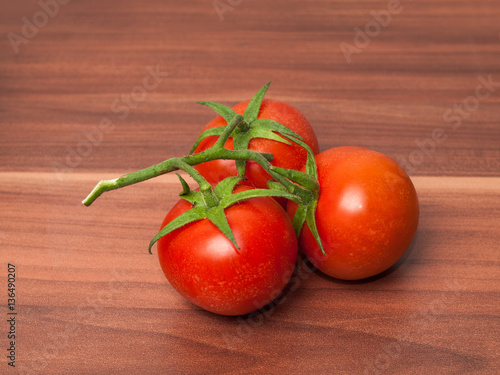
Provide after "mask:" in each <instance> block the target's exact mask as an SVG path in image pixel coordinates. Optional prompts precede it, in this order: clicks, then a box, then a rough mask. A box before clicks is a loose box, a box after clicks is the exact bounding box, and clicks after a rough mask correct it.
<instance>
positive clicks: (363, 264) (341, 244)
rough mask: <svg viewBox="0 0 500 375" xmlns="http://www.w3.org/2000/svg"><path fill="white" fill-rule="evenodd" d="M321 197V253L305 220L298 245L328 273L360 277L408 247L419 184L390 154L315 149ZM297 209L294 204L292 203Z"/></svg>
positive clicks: (318, 219)
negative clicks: (317, 150) (318, 151)
mask: <svg viewBox="0 0 500 375" xmlns="http://www.w3.org/2000/svg"><path fill="white" fill-rule="evenodd" d="M316 162H317V167H318V179H319V184H320V189H321V191H320V197H319V201H318V207H317V210H316V225H317V227H318V232H319V235H320V238H321V241H322V244H323V247H324V248H325V252H326V255H323V253H322V252H321V250H320V249H319V246H318V245H317V243H316V241H315V240H314V238H313V236H312V234H311V232H310V230H309V228H308V227H307V226H306V225H305V226H304V228H303V230H302V233H301V236H300V247H301V248H302V250H303V251H304V253H305V254H306V256H307V257H308V258H309V259H310V260H311V262H312V263H313V264H314V265H315V266H316V267H317V268H318V269H319V270H320V271H322V272H324V273H326V274H327V275H330V276H333V277H336V278H339V279H344V280H358V279H364V278H367V277H370V276H373V275H376V274H378V273H380V272H382V271H384V270H386V269H388V268H389V267H391V266H392V265H393V264H394V263H396V262H397V260H398V259H399V258H400V257H401V256H402V255H403V253H404V252H405V251H406V249H407V248H408V247H409V245H410V243H411V241H412V239H413V237H414V235H415V232H416V230H417V225H418V217H419V205H418V198H417V193H416V191H415V188H414V186H413V184H412V182H411V180H410V178H409V177H408V175H407V174H406V173H405V171H404V170H403V169H402V168H401V167H400V166H399V165H398V164H397V163H396V162H395V161H393V160H392V159H390V158H389V157H387V156H385V155H383V154H381V153H379V152H376V151H372V150H369V149H366V148H362V147H337V148H332V149H329V150H327V151H324V152H322V153H320V154H318V155H316ZM288 207H289V212H290V213H291V214H293V213H294V212H295V210H296V205H294V204H292V203H290V204H289V206H288Z"/></svg>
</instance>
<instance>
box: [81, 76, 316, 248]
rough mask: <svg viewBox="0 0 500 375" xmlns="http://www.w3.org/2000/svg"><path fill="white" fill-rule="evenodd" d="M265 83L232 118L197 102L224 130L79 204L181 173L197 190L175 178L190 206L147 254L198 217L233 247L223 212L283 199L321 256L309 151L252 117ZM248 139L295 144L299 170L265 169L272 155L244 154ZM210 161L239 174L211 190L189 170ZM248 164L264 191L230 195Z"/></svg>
mask: <svg viewBox="0 0 500 375" xmlns="http://www.w3.org/2000/svg"><path fill="white" fill-rule="evenodd" d="M269 84H270V83H268V84H266V85H265V86H264V87H263V88H262V89H260V90H259V92H257V94H255V96H254V97H253V98H252V99H251V100H250V102H249V104H248V106H247V108H246V110H245V113H244V114H243V115H240V114H237V113H236V112H234V111H233V110H232V109H231V108H229V107H226V106H224V105H222V104H217V103H211V102H203V103H202V104H205V105H207V106H209V107H210V108H212V109H214V110H215V111H216V112H217V113H219V114H220V115H221V116H222V117H223V118H224V119H225V120H226V122H227V123H228V124H227V126H221V127H217V128H212V129H209V130H207V131H205V132H203V133H202V134H201V135H200V137H199V138H198V139H197V141H196V142H195V144H194V146H193V148H192V150H191V152H190V154H189V155H187V156H184V157H181V158H171V159H168V160H165V161H163V162H161V163H159V164H156V165H153V166H151V167H148V168H145V169H143V170H140V171H136V172H132V173H129V174H126V175H123V176H121V177H119V178H117V179H113V180H102V181H100V182H99V183H98V184H97V185H96V186H95V187H94V189H93V190H92V191H91V193H90V194H89V195H88V196H87V197H86V198H85V199H84V200H83V201H82V203H83V204H84V205H86V206H89V205H91V204H92V203H93V202H94V201H95V200H96V199H97V198H98V197H99V196H100V195H101V194H102V193H104V192H106V191H110V190H114V189H118V188H121V187H124V186H128V185H131V184H135V183H138V182H141V181H144V180H147V179H150V178H153V177H157V176H160V175H162V174H165V173H169V172H173V171H177V170H183V171H185V172H187V173H188V174H189V175H190V176H191V177H192V178H193V180H194V181H195V182H196V183H197V184H198V186H199V190H192V189H191V188H190V187H189V185H188V183H187V182H186V181H185V180H184V179H183V178H182V177H181V176H180V175H179V174H178V177H179V180H180V182H181V185H182V191H181V193H180V194H179V195H180V197H181V198H182V199H184V200H186V201H188V202H190V203H191V206H192V207H191V209H189V210H188V211H186V212H184V213H183V214H181V215H180V216H178V217H176V218H175V219H174V220H172V221H171V222H170V223H168V224H167V225H166V226H165V227H163V228H162V229H161V231H160V232H159V233H158V234H157V235H156V236H154V237H153V239H152V240H151V242H150V244H149V252H150V253H151V248H152V246H153V245H154V244H155V243H156V242H157V241H158V240H159V239H160V238H161V237H163V236H165V235H167V234H168V233H171V232H172V231H174V230H176V229H178V228H181V227H182V226H184V225H187V224H189V223H192V222H195V221H198V220H203V219H208V220H209V221H210V222H212V223H213V224H214V225H215V226H216V227H217V228H218V229H219V230H220V231H221V232H222V233H223V234H224V235H225V236H226V237H227V238H228V239H229V240H230V241H231V242H232V243H233V245H234V246H235V248H236V249H239V246H238V244H237V242H236V239H235V237H234V235H233V233H232V230H231V228H230V226H229V223H228V220H227V217H226V213H225V210H226V209H227V208H229V207H230V206H232V205H234V204H237V203H239V202H242V201H244V200H248V199H252V198H257V197H283V198H286V199H289V200H292V201H294V202H295V203H297V204H298V208H297V211H296V213H295V216H294V218H293V226H294V229H295V232H296V234H297V236H299V235H300V233H301V230H302V227H303V225H304V224H307V226H308V227H309V229H310V231H311V233H312V234H313V236H314V238H315V239H316V241H317V243H318V245H319V247H320V249H321V251H322V252H323V254H324V253H325V252H324V249H323V245H322V243H321V240H320V238H319V234H318V231H317V227H316V219H315V212H316V207H317V203H318V199H319V183H318V176H317V168H316V162H315V158H314V153H313V152H312V150H311V149H310V147H309V146H308V145H307V144H306V143H305V142H304V140H303V138H302V137H300V136H299V135H298V134H296V133H295V132H293V131H292V130H290V129H288V128H287V127H286V126H284V125H282V124H280V123H277V122H275V121H273V120H269V119H258V114H259V111H260V107H261V104H262V100H263V98H264V95H265V93H266V91H267V89H268V87H269ZM209 136H217V137H218V139H217V141H216V142H215V144H214V145H213V146H212V147H210V148H208V149H206V150H204V151H202V152H200V153H197V154H193V152H194V150H195V149H196V148H197V147H198V145H199V143H200V142H201V141H202V140H203V139H205V138H206V137H209ZM229 137H232V138H233V144H234V150H228V149H226V148H225V147H224V146H225V144H226V142H227V140H228V139H229ZM252 138H266V139H272V140H275V141H278V142H282V143H286V144H289V145H291V144H292V143H295V144H297V145H299V146H301V147H303V148H304V149H305V150H306V151H307V162H306V167H305V172H300V171H296V170H292V169H284V168H279V167H275V166H273V165H271V163H270V161H272V160H273V155H272V154H269V153H258V152H255V151H252V150H248V144H249V142H250V140H251V139H252ZM216 159H227V160H235V161H236V163H237V169H238V173H239V176H232V177H228V178H226V179H224V180H222V181H221V182H219V183H218V184H217V185H216V186H215V187H212V186H211V185H210V184H209V183H208V182H207V180H206V179H205V178H204V177H203V176H202V175H201V174H200V173H199V172H198V171H197V170H196V169H195V168H194V167H193V166H194V165H197V164H201V163H205V162H207V161H211V160H216ZM249 160H252V161H254V162H256V163H258V164H259V165H260V166H261V167H262V168H263V169H264V170H265V171H266V172H267V173H268V174H269V175H270V176H271V177H272V179H271V180H269V181H268V189H249V190H243V191H239V192H237V193H233V191H234V190H235V187H236V185H237V184H239V183H240V182H242V181H243V180H244V179H245V177H244V174H245V169H246V162H247V161H249Z"/></svg>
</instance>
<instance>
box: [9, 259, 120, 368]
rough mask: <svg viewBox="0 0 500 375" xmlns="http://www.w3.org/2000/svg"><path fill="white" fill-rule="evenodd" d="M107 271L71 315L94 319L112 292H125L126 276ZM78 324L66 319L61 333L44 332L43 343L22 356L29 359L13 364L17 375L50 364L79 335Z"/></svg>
mask: <svg viewBox="0 0 500 375" xmlns="http://www.w3.org/2000/svg"><path fill="white" fill-rule="evenodd" d="M110 274H111V279H110V280H109V281H108V282H107V283H106V284H104V287H103V288H102V289H101V290H99V291H98V292H97V293H96V295H95V297H88V298H87V299H86V300H85V301H83V302H81V303H80V304H79V305H78V306H77V307H76V312H75V314H73V315H72V316H76V317H78V318H81V319H83V320H84V322H85V323H90V322H92V321H93V320H95V318H96V317H97V315H98V314H99V313H101V312H102V311H103V309H104V306H105V305H106V304H107V303H108V302H110V301H112V300H113V298H114V297H115V296H116V295H118V294H123V293H125V292H126V288H127V285H128V281H127V280H126V275H125V274H121V273H119V272H117V271H116V270H115V269H112V270H111V272H110ZM81 326H82V324H81V323H75V322H66V324H65V326H64V330H63V331H62V332H59V333H53V332H50V331H48V332H47V337H46V339H45V340H43V346H42V347H41V348H36V349H31V351H30V353H29V354H27V355H26V356H25V358H27V359H29V361H28V360H27V361H21V362H19V364H16V368H17V369H18V374H23V375H33V374H38V373H40V372H41V371H44V370H46V369H47V367H50V365H51V363H52V362H53V361H54V360H55V359H57V357H58V356H59V355H60V354H61V352H62V351H63V350H64V349H66V348H67V347H68V346H69V345H70V341H71V340H72V339H75V338H77V337H78V336H79V335H81V334H82V331H81ZM49 373H50V371H49Z"/></svg>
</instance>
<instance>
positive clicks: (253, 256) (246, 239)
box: [158, 187, 298, 316]
mask: <svg viewBox="0 0 500 375" xmlns="http://www.w3.org/2000/svg"><path fill="white" fill-rule="evenodd" d="M241 189H249V187H238V188H237V190H236V191H241ZM190 208H191V204H190V203H189V202H187V201H185V200H182V199H181V200H180V201H179V202H178V203H177V204H176V205H175V206H174V207H173V208H172V209H171V210H170V212H169V213H168V214H167V215H166V217H165V219H164V221H163V224H162V227H164V226H165V225H167V224H168V223H169V222H170V221H172V220H173V219H174V218H175V217H177V216H179V215H180V214H182V213H183V212H185V211H187V210H189V209H190ZM225 213H226V215H227V219H228V222H229V225H230V227H231V229H232V231H233V234H234V236H235V238H236V242H237V243H238V245H239V247H240V249H239V250H237V249H236V248H235V246H234V245H233V244H232V243H231V242H230V241H229V240H228V238H227V237H225V236H224V235H223V234H222V232H221V231H220V230H219V229H218V228H217V227H215V225H213V224H212V223H211V222H210V221H208V220H207V219H203V220H200V221H195V222H192V223H190V224H187V225H185V226H183V227H181V228H179V229H176V230H175V231H173V232H171V233H169V234H167V235H166V236H164V237H162V238H160V240H159V241H158V257H159V260H160V265H161V268H162V270H163V272H164V274H165V276H166V277H167V279H168V281H169V282H170V284H171V285H172V286H173V287H174V288H175V289H176V290H177V291H178V292H179V293H180V294H181V295H182V296H184V297H185V298H186V299H188V300H189V301H191V302H193V303H194V304H196V305H198V306H200V307H202V308H203V309H205V310H208V311H211V312H213V313H216V314H221V315H232V316H236V315H244V314H248V313H251V312H254V311H256V310H259V309H260V308H262V307H264V306H266V305H267V304H269V303H270V302H272V301H273V300H274V299H275V298H276V297H277V295H278V294H279V293H280V292H281V291H282V290H283V289H284V288H285V286H286V284H287V283H288V281H289V280H290V278H291V276H292V273H293V270H294V268H295V262H296V259H297V252H298V245H297V238H296V235H295V232H294V229H293V226H292V223H291V220H290V218H289V217H288V214H287V213H286V212H285V211H284V210H283V208H282V207H281V206H280V205H279V204H278V203H277V202H276V201H275V200H274V199H272V198H270V197H259V198H252V199H249V200H246V201H243V202H240V203H238V204H235V205H233V206H230V207H229V208H226V209H225Z"/></svg>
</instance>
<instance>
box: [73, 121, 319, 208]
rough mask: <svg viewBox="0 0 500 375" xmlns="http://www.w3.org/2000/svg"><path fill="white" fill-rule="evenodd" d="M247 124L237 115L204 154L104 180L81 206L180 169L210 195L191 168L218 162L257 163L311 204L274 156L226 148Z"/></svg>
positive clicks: (201, 179)
mask: <svg viewBox="0 0 500 375" xmlns="http://www.w3.org/2000/svg"><path fill="white" fill-rule="evenodd" d="M244 121H245V120H244V118H243V116H241V115H238V114H237V115H236V116H235V117H234V118H233V120H231V122H230V123H229V124H228V126H227V128H226V129H225V130H224V132H223V133H222V134H221V136H220V138H219V139H218V140H217V142H216V143H215V144H214V145H213V146H212V147H211V148H209V149H206V150H205V151H203V152H200V153H198V154H191V155H187V156H184V157H182V158H171V159H168V160H165V161H163V162H161V163H159V164H155V165H153V166H151V167H148V168H145V169H142V170H140V171H136V172H132V173H128V174H125V175H123V176H121V177H119V178H116V179H112V180H101V181H100V182H99V183H98V184H97V185H96V186H95V187H94V189H93V190H92V191H91V192H90V194H89V195H88V196H87V197H86V198H85V199H84V200H83V201H82V203H83V204H84V205H85V206H90V205H91V204H92V203H93V202H94V201H95V200H96V199H97V198H98V197H99V196H100V195H101V194H102V193H104V192H106V191H110V190H115V189H119V188H122V187H125V186H129V185H132V184H136V183H138V182H141V181H145V180H148V179H150V178H154V177H157V176H160V175H163V174H166V173H169V172H173V171H177V170H179V169H182V170H184V171H186V172H188V173H189V174H190V175H191V176H192V177H193V178H194V179H195V181H197V182H198V184H199V185H200V191H202V192H203V191H208V188H210V185H209V184H208V182H207V181H206V180H205V179H204V178H203V177H202V176H201V175H200V174H199V173H198V172H197V171H196V170H195V169H194V168H192V166H193V165H197V164H201V163H205V162H207V161H211V160H216V159H228V160H252V161H255V162H257V163H258V164H259V165H260V166H261V167H262V168H263V169H264V170H265V171H266V172H267V173H269V174H270V175H271V176H272V177H273V178H274V179H275V180H277V181H278V182H280V183H281V184H283V186H284V187H285V188H286V190H287V191H288V192H290V193H292V194H296V195H298V196H299V198H300V199H301V200H302V201H310V200H311V199H312V196H311V191H310V190H309V189H307V188H304V187H302V186H300V185H297V184H295V183H293V182H292V181H291V180H295V178H296V177H297V176H296V174H297V173H296V172H295V171H294V172H293V173H292V175H287V174H286V170H284V169H281V168H276V167H274V166H272V165H271V164H270V163H269V161H272V159H273V155H272V154H269V153H258V152H255V151H251V150H228V149H226V148H225V147H224V144H225V143H226V141H227V139H228V138H229V136H230V135H231V133H232V132H233V130H234V129H235V128H236V127H238V126H239V125H240V124H244ZM276 169H277V170H276ZM299 173H300V172H299ZM302 175H304V174H302ZM304 176H305V175H304ZM304 176H302V177H303V178H305V179H306V180H309V182H310V179H309V178H307V177H308V176H307V177H304ZM289 178H290V179H289ZM309 187H310V186H309Z"/></svg>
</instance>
